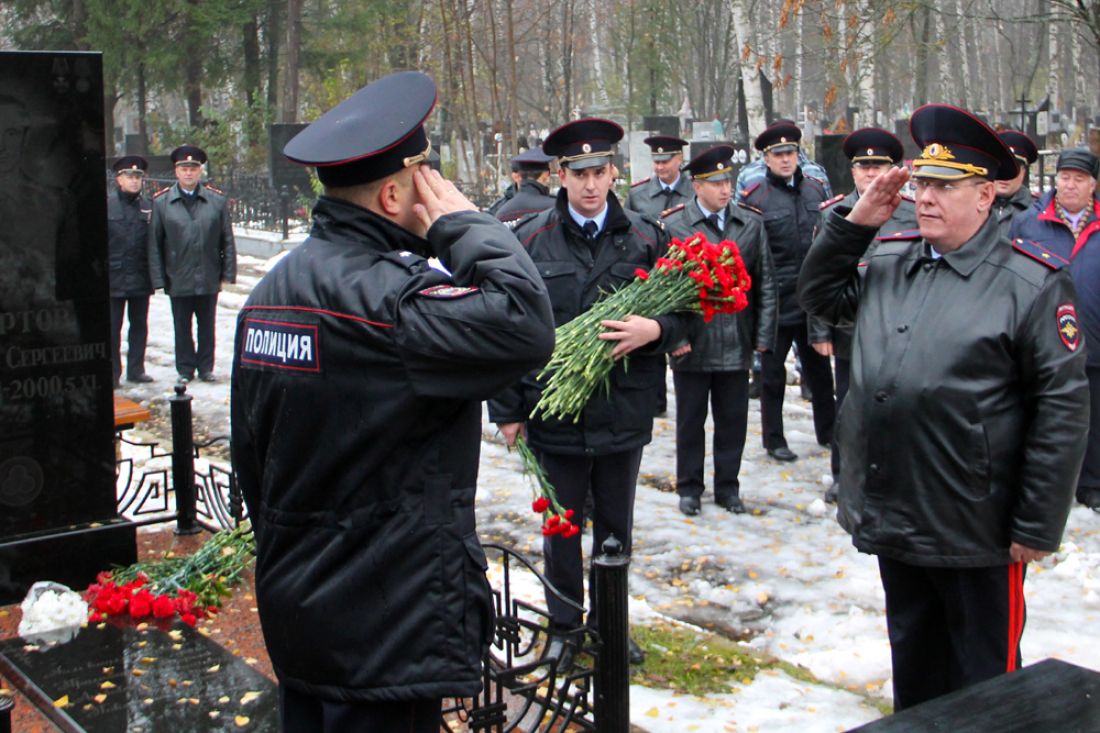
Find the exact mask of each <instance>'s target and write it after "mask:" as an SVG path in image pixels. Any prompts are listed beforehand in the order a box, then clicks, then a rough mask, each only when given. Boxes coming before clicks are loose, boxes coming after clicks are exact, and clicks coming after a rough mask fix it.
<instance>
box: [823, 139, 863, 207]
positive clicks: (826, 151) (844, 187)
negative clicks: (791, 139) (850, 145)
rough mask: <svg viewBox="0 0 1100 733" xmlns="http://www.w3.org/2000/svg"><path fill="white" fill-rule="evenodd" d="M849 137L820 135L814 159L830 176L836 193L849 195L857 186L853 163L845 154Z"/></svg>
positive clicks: (830, 183)
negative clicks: (853, 178)
mask: <svg viewBox="0 0 1100 733" xmlns="http://www.w3.org/2000/svg"><path fill="white" fill-rule="evenodd" d="M845 137H847V135H818V136H817V137H816V138H815V140H814V158H815V159H816V160H817V162H818V163H819V164H820V165H821V167H822V168H824V169H825V173H826V174H827V175H828V176H829V185H830V186H831V187H832V189H833V192H834V193H848V192H849V191H851V190H853V189H854V188H855V187H856V186H855V183H854V182H853V181H852V161H850V160H848V156H847V155H845V154H844V147H843V144H844V138H845Z"/></svg>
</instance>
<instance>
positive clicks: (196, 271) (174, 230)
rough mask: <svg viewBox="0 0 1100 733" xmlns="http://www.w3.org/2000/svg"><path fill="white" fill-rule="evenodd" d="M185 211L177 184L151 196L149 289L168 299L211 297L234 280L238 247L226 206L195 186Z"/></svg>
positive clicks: (222, 198)
mask: <svg viewBox="0 0 1100 733" xmlns="http://www.w3.org/2000/svg"><path fill="white" fill-rule="evenodd" d="M194 195H195V196H196V197H197V201H196V202H195V206H194V208H193V209H191V210H188V208H187V205H186V204H185V203H184V201H183V197H184V194H183V193H180V187H179V184H178V183H176V184H173V185H172V186H170V187H169V188H166V189H164V190H163V191H160V192H158V193H157V195H156V196H155V197H154V198H153V222H152V225H151V226H150V227H149V270H150V274H151V276H152V278H153V287H154V288H158V289H159V288H164V292H166V293H167V294H168V295H172V296H184V295H213V294H214V293H217V292H218V291H219V290H221V284H222V283H223V282H226V283H232V282H236V280H237V246H236V243H235V242H234V240H233V225H232V221H231V220H230V217H229V206H228V202H227V201H226V198H225V195H224V194H222V193H221V192H220V191H216V190H215V189H213V188H211V187H209V186H206V185H204V184H199V187H198V188H197V189H196V191H195V194H194Z"/></svg>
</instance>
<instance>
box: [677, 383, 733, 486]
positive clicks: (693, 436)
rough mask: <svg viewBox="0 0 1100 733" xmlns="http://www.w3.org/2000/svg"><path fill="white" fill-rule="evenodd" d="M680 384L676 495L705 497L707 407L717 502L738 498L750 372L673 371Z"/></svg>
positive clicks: (678, 388) (678, 387)
mask: <svg viewBox="0 0 1100 733" xmlns="http://www.w3.org/2000/svg"><path fill="white" fill-rule="evenodd" d="M672 381H673V383H674V384H675V385H676V493H677V494H679V495H680V496H693V497H695V498H699V497H700V496H702V495H703V488H704V485H705V484H704V480H703V456H704V453H705V448H706V432H705V427H704V426H705V424H706V420H707V402H708V398H709V402H710V407H711V409H712V410H713V413H714V448H713V456H714V499H715V501H717V502H718V503H720V504H721V503H722V502H724V501H726V500H728V499H732V498H734V497H736V496H737V495H738V492H739V490H740V486H741V482H740V480H739V479H738V478H737V475H738V473H740V472H741V455H742V453H744V450H745V432H746V431H747V430H748V417H749V372H748V370H740V371H731V372H686V371H679V370H673V372H672Z"/></svg>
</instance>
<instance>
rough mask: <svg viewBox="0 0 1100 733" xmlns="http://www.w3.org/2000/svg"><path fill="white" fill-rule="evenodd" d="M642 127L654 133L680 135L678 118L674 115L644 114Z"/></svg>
mask: <svg viewBox="0 0 1100 733" xmlns="http://www.w3.org/2000/svg"><path fill="white" fill-rule="evenodd" d="M642 129H643V130H649V131H650V132H652V133H653V134H654V135H667V136H668V137H680V118H679V117H676V116H675V115H646V116H645V117H643V118H642Z"/></svg>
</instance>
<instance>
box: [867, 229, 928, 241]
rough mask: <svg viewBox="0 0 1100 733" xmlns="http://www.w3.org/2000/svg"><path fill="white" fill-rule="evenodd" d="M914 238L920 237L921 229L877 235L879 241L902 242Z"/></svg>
mask: <svg viewBox="0 0 1100 733" xmlns="http://www.w3.org/2000/svg"><path fill="white" fill-rule="evenodd" d="M913 239H920V229H905V230H902V231H900V232H894V233H893V234H883V235H882V236H880V237H875V241H877V242H901V241H906V240H913Z"/></svg>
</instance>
